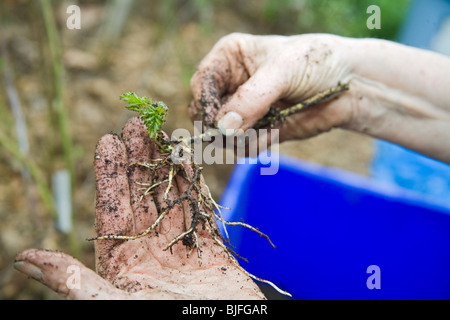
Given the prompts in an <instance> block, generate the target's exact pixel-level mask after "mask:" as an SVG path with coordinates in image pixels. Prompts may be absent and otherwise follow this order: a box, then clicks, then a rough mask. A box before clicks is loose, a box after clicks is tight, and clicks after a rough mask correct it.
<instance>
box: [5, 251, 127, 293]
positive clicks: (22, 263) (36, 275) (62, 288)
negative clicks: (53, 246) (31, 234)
mask: <svg viewBox="0 0 450 320" xmlns="http://www.w3.org/2000/svg"><path fill="white" fill-rule="evenodd" d="M14 267H15V268H16V269H17V270H19V271H21V272H23V273H24V274H26V275H27V276H29V277H31V278H33V279H35V280H37V281H39V282H41V283H42V284H44V285H46V286H47V287H49V288H50V289H52V290H54V291H56V292H57V293H59V294H61V295H63V296H65V297H67V298H69V299H74V300H87V299H101V300H106V299H108V300H109V299H126V298H129V295H128V294H127V293H126V292H123V291H121V290H118V289H116V288H114V287H113V286H112V284H111V283H109V282H108V281H106V280H105V279H103V278H101V277H100V276H99V275H97V274H96V273H95V272H94V271H92V270H91V269H89V268H87V267H86V266H84V265H83V264H82V263H81V262H79V261H78V260H76V259H75V258H73V257H71V256H69V255H67V254H65V253H62V252H55V251H48V250H37V249H29V250H26V251H24V252H22V253H20V254H19V255H17V257H16V259H15V262H14Z"/></svg>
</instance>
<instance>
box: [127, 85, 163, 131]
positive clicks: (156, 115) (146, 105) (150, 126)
mask: <svg viewBox="0 0 450 320" xmlns="http://www.w3.org/2000/svg"><path fill="white" fill-rule="evenodd" d="M120 99H121V100H123V101H125V102H127V103H128V106H126V108H127V109H128V110H131V111H136V112H138V113H139V117H140V118H141V120H142V121H143V122H144V124H145V126H146V127H147V131H148V135H149V136H150V138H155V137H157V135H159V132H160V131H161V127H162V126H163V125H164V123H165V122H166V115H167V110H168V108H167V106H166V105H165V104H164V102H162V101H156V102H153V101H152V99H150V98H148V97H139V96H137V95H136V94H135V93H134V92H127V93H124V94H122V95H121V96H120Z"/></svg>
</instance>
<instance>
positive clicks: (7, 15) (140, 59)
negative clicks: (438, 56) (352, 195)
mask: <svg viewBox="0 0 450 320" xmlns="http://www.w3.org/2000/svg"><path fill="white" fill-rule="evenodd" d="M442 1H443V0H442ZM442 1H441V2H442ZM413 2H414V1H410V0H398V1H389V0H378V1H375V0H363V1H352V0H339V1H325V0H259V1H257V0H249V1H237V0H230V1H225V0H218V1H207V0H191V1H189V0H164V1H163V0H151V1H147V0H146V1H144V0H128V1H127V0H110V1H106V0H105V1H102V0H97V1H96V0H84V1H82V0H80V1H49V0H40V1H27V0H2V1H1V2H0V19H1V22H0V299H56V298H59V297H58V296H57V295H56V294H54V293H53V292H51V291H50V290H49V289H47V288H45V287H43V286H42V285H40V284H39V283H37V282H35V281H30V280H28V279H27V278H26V277H24V276H23V275H22V274H19V273H18V272H16V271H15V270H14V269H13V268H12V263H13V260H14V257H15V255H16V254H17V253H18V252H20V251H22V250H24V249H26V248H31V247H33V248H46V249H55V250H61V251H64V252H67V253H70V254H72V255H74V256H75V257H77V258H79V259H80V260H81V261H82V262H84V263H85V264H86V265H88V266H89V267H91V268H93V267H94V260H93V258H94V250H93V243H91V242H87V241H85V239H86V238H88V237H91V236H93V222H94V201H95V185H94V183H95V177H94V170H93V158H94V150H95V146H96V143H97V141H98V139H99V138H100V137H101V136H102V135H104V134H106V133H109V132H116V133H120V132H121V129H122V127H123V125H124V124H125V122H126V121H127V119H129V118H130V117H131V116H134V114H133V113H131V112H129V111H126V110H125V108H124V107H123V103H122V102H121V101H120V100H119V95H120V94H122V93H124V92H127V91H130V90H131V91H135V92H137V93H138V94H139V95H146V96H150V97H152V98H153V99H156V100H163V101H164V102H165V103H166V104H167V105H168V106H169V108H170V112H169V115H168V121H167V124H166V125H165V127H164V129H165V131H167V132H169V133H170V132H172V130H174V129H176V128H186V129H188V130H191V129H192V124H191V122H190V120H189V117H188V113H187V104H188V103H189V101H190V99H191V97H190V90H189V81H190V77H191V76H192V74H193V73H194V72H195V69H196V67H197V65H198V63H199V62H200V61H201V59H202V58H203V57H204V56H205V55H206V54H207V53H208V51H209V50H210V49H211V47H212V46H213V45H214V44H215V43H216V42H217V40H219V39H220V38H221V37H222V36H224V35H226V34H228V33H231V32H236V31H237V32H246V33H254V34H281V35H292V34H299V33H311V32H326V33H333V34H338V35H342V36H349V37H376V38H384V39H389V40H398V39H399V37H402V35H403V37H406V36H405V31H404V28H405V25H407V18H408V17H409V16H410V15H411V12H412V11H411V10H412V9H411V8H412V7H413V5H412V4H413ZM417 2H421V1H415V3H416V5H417ZM422 2H423V1H422ZM443 2H445V1H443ZM372 4H376V5H378V6H379V7H380V9H381V19H382V20H381V29H372V30H370V29H368V28H367V26H366V21H367V19H368V17H369V16H370V15H369V14H368V13H366V10H367V8H368V7H369V6H370V5H372ZM70 5H77V6H79V7H80V9H81V28H80V29H74V30H70V29H68V28H67V26H66V21H67V19H68V17H69V16H70V14H71V13H67V8H68V7H69V6H70ZM447 39H448V38H447ZM411 44H412V43H411ZM413 45H415V44H413ZM443 50H446V49H445V46H444V49H443ZM377 143H379V142H374V141H373V139H371V138H369V137H366V136H362V135H359V134H356V133H352V132H347V131H343V130H333V131H331V132H329V133H326V134H323V135H321V136H319V137H316V138H313V139H309V140H306V141H295V142H286V143H283V144H282V145H281V146H280V152H281V153H283V154H286V155H288V156H292V157H296V158H301V159H304V160H307V161H311V162H315V163H318V164H321V165H325V166H331V167H337V168H341V169H344V170H348V171H352V172H355V173H357V174H360V175H365V176H369V175H371V174H373V175H375V173H374V172H382V173H383V174H384V177H387V176H389V173H387V172H386V170H384V171H383V170H381V169H379V170H378V171H376V170H372V168H375V167H376V168H381V167H383V168H386V167H388V166H387V165H384V166H381V167H380V166H376V165H375V164H374V162H373V161H374V160H373V159H383V157H379V153H380V152H382V149H383V148H381V147H379V146H378V147H377ZM386 148H388V147H386ZM380 150H381V151H380ZM383 150H384V149H383ZM387 152H388V153H389V152H390V151H387ZM378 163H379V162H378ZM232 170H233V165H211V166H206V168H205V173H204V175H205V179H206V182H207V184H208V185H209V186H210V188H211V190H212V192H213V196H214V197H215V198H216V199H219V198H220V196H221V194H222V192H223V190H224V188H225V186H226V185H227V182H228V179H229V177H230V174H231V172H232ZM380 170H381V171H380ZM392 170H395V169H392ZM378 176H382V174H381V173H380V174H378ZM390 177H392V175H390ZM386 179H387V178H386ZM394 183H395V181H394ZM445 188H446V186H445V185H444V190H446V189H445ZM447 191H448V190H447Z"/></svg>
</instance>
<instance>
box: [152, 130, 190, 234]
mask: <svg viewBox="0 0 450 320" xmlns="http://www.w3.org/2000/svg"><path fill="white" fill-rule="evenodd" d="M163 134H164V136H165V138H166V139H168V137H167V135H166V134H165V133H163ZM166 156H167V155H166V154H164V155H163V154H161V152H160V151H159V148H153V149H152V159H154V160H157V159H162V158H163V157H166ZM171 168H173V169H176V167H175V166H174V167H169V166H164V167H162V168H161V169H160V171H159V172H157V175H158V176H157V178H156V179H155V180H154V182H156V183H159V182H162V181H163V180H166V179H172V180H171V182H170V183H169V181H168V182H164V183H161V184H160V185H158V186H157V187H155V192H154V194H153V199H154V201H155V204H156V208H157V210H158V213H159V214H161V213H162V212H164V210H165V208H166V207H167V202H169V203H173V202H174V201H175V200H176V199H177V198H178V196H179V195H180V192H179V190H178V186H177V184H176V182H175V174H176V172H172V176H171V175H170V170H171ZM166 197H167V198H166ZM166 199H167V200H166ZM157 231H158V232H159V233H161V234H162V235H164V236H166V238H167V239H168V240H169V241H171V240H172V239H173V238H174V237H176V236H177V235H179V234H180V233H182V232H184V231H186V229H185V224H184V211H183V207H182V205H181V204H175V205H174V207H173V208H172V209H170V210H169V212H168V213H167V215H166V216H165V218H164V219H163V220H161V222H160V224H159V226H158V228H157Z"/></svg>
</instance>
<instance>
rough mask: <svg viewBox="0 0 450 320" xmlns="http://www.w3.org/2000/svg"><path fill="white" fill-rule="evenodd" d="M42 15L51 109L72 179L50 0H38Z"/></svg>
mask: <svg viewBox="0 0 450 320" xmlns="http://www.w3.org/2000/svg"><path fill="white" fill-rule="evenodd" d="M39 3H40V6H41V11H42V15H43V18H44V24H45V31H46V33H47V38H48V45H49V48H50V54H51V61H52V67H53V79H52V83H53V90H54V93H53V94H54V97H53V101H52V106H53V110H54V111H55V112H56V116H57V120H58V129H59V134H60V135H61V143H62V149H63V155H64V161H65V166H66V168H67V169H68V170H69V172H70V176H71V180H72V181H74V169H73V166H74V165H73V163H74V161H73V155H72V136H71V133H70V130H69V120H68V115H67V110H66V108H65V106H64V65H63V59H62V50H61V41H60V39H59V34H58V30H57V26H56V22H55V18H54V16H53V10H52V6H51V1H50V0H40V1H39Z"/></svg>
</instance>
